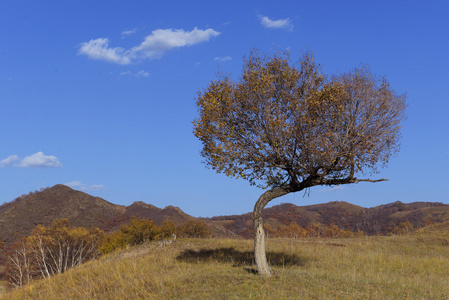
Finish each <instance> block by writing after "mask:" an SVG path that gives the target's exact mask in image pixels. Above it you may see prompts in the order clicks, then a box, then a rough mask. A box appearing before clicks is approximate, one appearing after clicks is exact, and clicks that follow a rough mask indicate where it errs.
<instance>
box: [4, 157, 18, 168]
mask: <svg viewBox="0 0 449 300" xmlns="http://www.w3.org/2000/svg"><path fill="white" fill-rule="evenodd" d="M18 159H19V156H18V155H15V154H14V155H10V156H8V157H7V158H5V159H2V160H1V161H0V166H1V167H2V168H6V167H9V166H10V165H12V164H13V162H15V161H17V160H18Z"/></svg>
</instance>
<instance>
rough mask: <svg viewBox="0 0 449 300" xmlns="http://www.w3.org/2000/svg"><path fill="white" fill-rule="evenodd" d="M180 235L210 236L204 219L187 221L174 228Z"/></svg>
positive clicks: (190, 236) (191, 236)
mask: <svg viewBox="0 0 449 300" xmlns="http://www.w3.org/2000/svg"><path fill="white" fill-rule="evenodd" d="M176 230H177V232H178V234H179V235H180V237H187V238H207V237H210V236H211V232H210V229H209V227H207V224H206V223H205V222H204V221H201V220H194V221H187V222H185V223H183V224H181V225H179V226H178V227H177V228H176Z"/></svg>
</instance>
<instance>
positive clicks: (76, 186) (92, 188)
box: [64, 180, 104, 191]
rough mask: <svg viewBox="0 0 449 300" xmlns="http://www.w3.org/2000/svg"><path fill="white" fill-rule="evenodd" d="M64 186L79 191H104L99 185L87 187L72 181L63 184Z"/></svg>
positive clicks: (102, 186) (79, 182) (77, 181)
mask: <svg viewBox="0 0 449 300" xmlns="http://www.w3.org/2000/svg"><path fill="white" fill-rule="evenodd" d="M64 185H66V186H68V187H71V188H72V189H77V190H81V191H100V190H103V189H104V185H101V184H93V185H87V184H84V183H82V182H81V181H79V180H74V181H71V182H67V183H64Z"/></svg>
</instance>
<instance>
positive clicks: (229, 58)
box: [214, 56, 232, 61]
mask: <svg viewBox="0 0 449 300" xmlns="http://www.w3.org/2000/svg"><path fill="white" fill-rule="evenodd" d="M214 60H215V61H230V60H232V57H230V56H224V57H220V56H217V57H215V58H214Z"/></svg>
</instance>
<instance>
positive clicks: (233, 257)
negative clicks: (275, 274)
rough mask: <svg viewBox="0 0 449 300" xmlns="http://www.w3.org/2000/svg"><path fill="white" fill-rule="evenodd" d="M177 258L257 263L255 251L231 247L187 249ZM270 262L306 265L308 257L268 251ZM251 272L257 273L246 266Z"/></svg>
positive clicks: (245, 264) (276, 264) (246, 263)
mask: <svg viewBox="0 0 449 300" xmlns="http://www.w3.org/2000/svg"><path fill="white" fill-rule="evenodd" d="M176 259H177V260H180V261H185V262H190V263H199V262H210V261H217V262H222V263H230V264H232V266H233V267H248V266H252V265H254V264H255V260H254V252H252V251H243V252H241V251H238V250H235V249H234V248H233V247H231V248H217V249H201V250H198V251H195V250H185V251H183V252H182V253H181V254H180V255H178V256H177V257H176ZM267 259H268V263H269V264H270V265H271V266H278V267H287V266H304V265H305V264H306V262H307V260H308V259H307V258H305V257H301V256H298V255H296V254H288V253H284V252H268V253H267ZM245 270H246V271H248V272H250V273H255V272H254V271H255V270H253V269H249V268H245Z"/></svg>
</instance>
